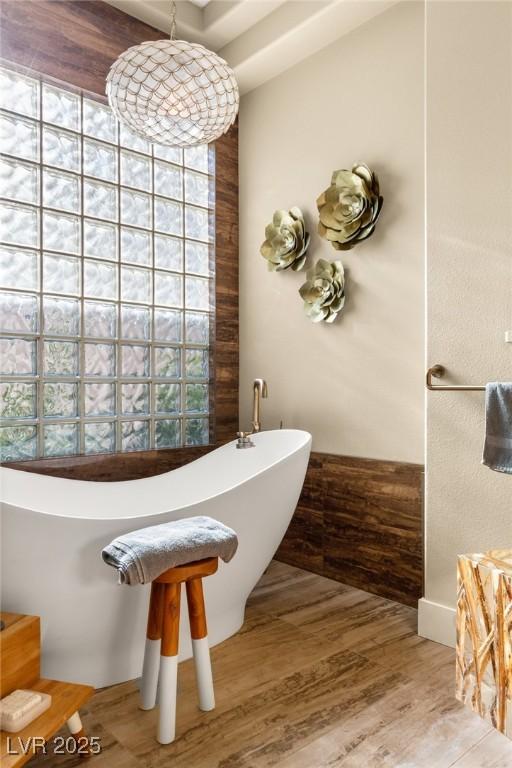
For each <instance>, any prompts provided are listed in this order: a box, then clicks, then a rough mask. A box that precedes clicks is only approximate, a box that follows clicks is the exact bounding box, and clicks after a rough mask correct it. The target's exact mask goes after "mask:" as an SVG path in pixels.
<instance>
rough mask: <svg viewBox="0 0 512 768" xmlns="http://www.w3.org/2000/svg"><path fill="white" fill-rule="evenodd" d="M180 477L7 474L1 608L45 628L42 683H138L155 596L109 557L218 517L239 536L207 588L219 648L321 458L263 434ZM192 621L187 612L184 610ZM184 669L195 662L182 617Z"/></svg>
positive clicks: (305, 444)
mask: <svg viewBox="0 0 512 768" xmlns="http://www.w3.org/2000/svg"><path fill="white" fill-rule="evenodd" d="M253 440H254V443H255V447H254V448H249V449H245V450H238V449H237V448H236V442H235V441H234V442H232V443H229V444H228V445H225V446H223V447H222V448H218V449H217V450H214V451H212V452H211V453H208V454H207V455H206V456H203V457H201V458H200V459H197V460H196V461H193V462H191V463H190V464H187V465H185V466H183V467H180V468H179V469H175V470H173V471H171V472H167V473H165V474H162V475H157V476H155V477H150V478H144V479H141V480H130V481H125V482H112V483H105V482H86V481H82V480H68V479H62V478H55V477H49V476H45V475H39V474H33V473H27V472H20V471H17V470H13V469H6V468H3V469H2V470H1V498H2V519H1V533H2V550H1V557H2V608H3V610H6V611H13V612H19V613H28V614H35V615H38V616H41V624H42V643H43V657H42V665H43V672H42V673H43V675H44V676H46V677H52V678H56V679H59V678H60V679H63V680H71V681H75V682H83V683H89V684H91V685H94V686H96V687H102V686H105V685H112V684H114V683H119V682H123V681H125V680H130V679H133V678H136V677H139V676H140V674H141V670H142V657H143V651H144V643H145V630H146V616H147V608H148V601H149V587H147V586H134V587H129V586H119V585H118V584H117V573H116V571H115V570H114V569H113V568H110V567H109V566H107V565H105V563H104V562H103V561H102V559H101V550H102V548H103V547H104V546H105V545H106V544H108V542H110V541H111V540H112V539H113V538H115V537H116V536H119V535H120V534H122V533H125V532H127V531H130V530H135V529H137V528H142V527H145V526H149V525H156V524H158V523H164V522H166V521H168V520H176V519H178V518H180V517H191V516H192V515H209V516H210V517H214V518H216V519H218V520H220V521H221V522H223V523H226V525H229V526H231V527H232V528H234V529H235V531H236V532H237V533H238V537H239V548H238V551H237V553H236V555H235V557H234V559H233V560H232V561H231V562H230V563H228V564H227V565H226V564H225V563H223V562H222V561H220V564H219V570H218V572H217V573H216V574H215V575H214V576H211V577H209V578H207V579H205V580H204V589H205V599H206V610H207V616H208V631H209V638H210V643H211V644H212V645H215V644H216V643H219V642H221V641H222V640H225V639H226V638H227V637H229V636H230V635H232V634H234V633H235V632H236V631H237V630H238V629H239V628H240V627H241V625H242V623H243V620H244V609H245V603H246V600H247V597H248V595H249V593H250V592H251V590H252V589H253V587H254V586H255V584H256V582H257V581H258V579H259V578H260V576H261V575H262V573H263V571H264V570H265V568H266V567H267V565H268V564H269V562H270V560H271V559H272V556H273V555H274V553H275V551H276V549H277V547H278V546H279V543H280V541H281V539H282V537H283V535H284V533H285V531H286V528H287V527H288V524H289V522H290V519H291V517H292V515H293V512H294V509H295V506H296V504H297V501H298V498H299V495H300V491H301V488H302V484H303V482H304V476H305V473H306V469H307V464H308V459H309V453H310V450H311V435H309V434H308V433H307V432H302V431H299V430H291V429H286V430H276V431H271V432H261V433H259V434H257V435H255V436H254V437H253ZM183 609H184V610H185V612H186V601H182V610H183ZM181 629H182V631H181V636H180V658H182V659H184V658H188V657H189V656H190V655H191V646H190V641H189V631H188V620H187V617H186V615H185V613H182V621H181Z"/></svg>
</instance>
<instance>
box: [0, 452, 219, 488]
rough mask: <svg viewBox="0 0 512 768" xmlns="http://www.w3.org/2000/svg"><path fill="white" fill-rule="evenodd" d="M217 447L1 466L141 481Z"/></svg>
mask: <svg viewBox="0 0 512 768" xmlns="http://www.w3.org/2000/svg"><path fill="white" fill-rule="evenodd" d="M213 448H215V446H214V445H201V446H190V447H188V448H160V449H159V450H154V451H133V452H129V453H102V454H99V455H95V456H62V457H57V458H51V459H36V460H31V461H11V462H9V463H5V464H3V465H2V466H4V467H7V468H8V469H19V470H21V471H23V472H35V473H36V474H39V475H51V476H52V477H66V478H68V479H69V480H88V481H92V482H102V483H112V482H116V481H118V480H140V478H142V477H153V475H162V474H163V473H164V472H169V471H170V470H171V469H178V467H182V466H183V465H184V464H188V463H189V462H191V461H194V460H195V459H199V458H200V457H201V456H204V455H205V454H206V453H208V452H209V451H211V450H213Z"/></svg>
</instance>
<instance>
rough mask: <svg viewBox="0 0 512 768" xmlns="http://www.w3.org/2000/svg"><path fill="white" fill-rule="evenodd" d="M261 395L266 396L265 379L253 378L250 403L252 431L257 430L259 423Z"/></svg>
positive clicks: (258, 429) (259, 427)
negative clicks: (251, 400)
mask: <svg viewBox="0 0 512 768" xmlns="http://www.w3.org/2000/svg"><path fill="white" fill-rule="evenodd" d="M262 397H265V398H266V397H268V387H267V382H266V381H265V379H254V384H253V404H252V431H253V432H259V431H260V429H261V423H260V400H261V398H262Z"/></svg>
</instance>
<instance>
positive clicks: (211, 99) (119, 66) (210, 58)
mask: <svg viewBox="0 0 512 768" xmlns="http://www.w3.org/2000/svg"><path fill="white" fill-rule="evenodd" d="M175 16H176V4H175V2H174V1H173V2H171V19H172V21H171V36H170V40H156V41H150V42H147V43H140V45H134V46H132V47H131V48H128V49H127V50H126V51H124V52H123V53H122V54H121V55H120V56H119V58H117V59H116V61H115V62H114V63H113V64H112V66H111V68H110V71H109V73H108V76H107V89H106V90H107V97H108V100H109V103H110V106H111V107H112V109H113V111H114V113H115V115H116V117H117V118H118V119H119V120H120V121H121V122H122V123H124V124H125V125H126V126H127V127H128V128H129V129H130V130H131V131H132V132H133V133H135V134H137V136H141V137H142V138H144V139H149V141H152V142H154V143H156V144H165V145H167V146H174V147H190V146H194V145H196V144H208V143H209V142H211V141H215V139H218V138H219V136H222V134H223V133H226V131H227V130H228V129H229V128H230V126H231V125H232V124H233V122H234V121H235V118H236V116H237V113H238V101H239V97H238V85H237V82H236V79H235V75H234V72H233V70H232V69H231V67H229V66H228V65H227V63H226V62H225V61H224V59H221V58H220V56H217V54H216V53H213V51H209V50H208V49H207V48H205V47H204V46H203V45H199V44H197V43H188V42H186V41H185V40H175V39H174V35H175V30H176V21H175Z"/></svg>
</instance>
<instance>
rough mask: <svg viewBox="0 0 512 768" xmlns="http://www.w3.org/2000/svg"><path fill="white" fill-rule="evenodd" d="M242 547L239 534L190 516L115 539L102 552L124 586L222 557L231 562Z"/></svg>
mask: <svg viewBox="0 0 512 768" xmlns="http://www.w3.org/2000/svg"><path fill="white" fill-rule="evenodd" d="M237 547H238V538H237V535H236V533H235V532H234V531H233V530H232V529H231V528H228V526H227V525H223V524H222V523H219V521H218V520H214V519H213V518H211V517H186V518H183V520H175V521H173V522H171V523H163V524H162V525H152V526H150V527H149V528H140V529H139V530H137V531H132V532H131V533H125V534H124V536H119V537H118V538H117V539H114V541H112V542H111V543H110V544H109V545H108V546H107V547H105V549H104V550H103V551H102V553H101V556H102V557H103V560H104V561H105V562H106V563H107V565H111V566H112V567H113V568H117V570H118V571H119V583H120V584H129V585H133V584H147V583H148V582H150V581H154V580H155V579H156V578H158V576H160V574H161V573H164V571H167V570H168V569H169V568H175V567H176V566H177V565H184V564H185V563H192V562H194V561H195V560H204V559H205V558H207V557H220V558H222V560H224V562H226V563H228V562H229V561H230V560H231V558H232V557H233V555H234V554H235V552H236V550H237Z"/></svg>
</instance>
